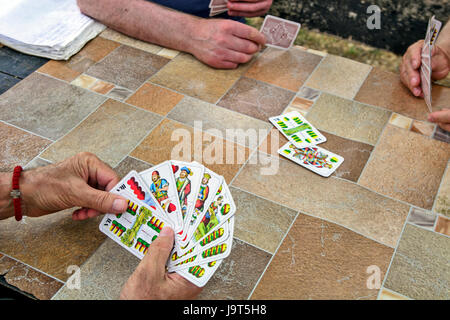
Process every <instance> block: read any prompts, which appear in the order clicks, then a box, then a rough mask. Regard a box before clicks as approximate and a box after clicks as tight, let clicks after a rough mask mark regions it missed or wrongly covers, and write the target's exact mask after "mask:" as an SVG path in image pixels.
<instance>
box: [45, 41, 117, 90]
mask: <svg viewBox="0 0 450 320" xmlns="http://www.w3.org/2000/svg"><path fill="white" fill-rule="evenodd" d="M118 46H120V43H117V42H115V41H111V40H107V39H104V38H101V37H97V38H94V39H93V40H91V41H90V42H88V43H87V44H86V45H85V46H84V48H83V49H81V50H80V52H78V53H77V54H76V55H74V56H72V57H71V58H70V59H69V60H68V61H57V60H50V61H49V62H47V63H46V64H45V65H43V66H42V67H41V68H39V69H38V70H37V71H38V72H41V73H45V74H48V75H51V76H53V77H55V78H58V79H61V80H64V81H68V82H70V81H72V80H74V79H75V78H76V77H78V76H79V75H80V74H81V73H83V72H84V71H86V70H87V69H88V68H89V67H90V66H91V65H93V64H94V63H95V62H97V61H100V60H101V59H103V58H104V57H105V56H106V55H108V54H109V53H110V52H111V51H113V50H114V49H116V48H117V47H118Z"/></svg>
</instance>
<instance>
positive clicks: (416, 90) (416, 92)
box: [413, 88, 420, 96]
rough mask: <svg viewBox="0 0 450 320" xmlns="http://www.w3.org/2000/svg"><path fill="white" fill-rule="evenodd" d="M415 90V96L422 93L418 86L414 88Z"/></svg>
mask: <svg viewBox="0 0 450 320" xmlns="http://www.w3.org/2000/svg"><path fill="white" fill-rule="evenodd" d="M413 91H414V95H415V96H418V95H419V94H420V92H419V89H417V88H416V89H414V90H413Z"/></svg>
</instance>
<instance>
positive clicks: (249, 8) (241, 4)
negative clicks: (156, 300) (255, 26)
mask: <svg viewBox="0 0 450 320" xmlns="http://www.w3.org/2000/svg"><path fill="white" fill-rule="evenodd" d="M272 2H273V1H272V0H228V3H227V8H228V15H229V16H238V17H259V16H262V15H264V14H266V13H267V11H269V9H270V6H271V5H272Z"/></svg>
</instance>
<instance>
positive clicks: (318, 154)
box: [278, 142, 344, 177]
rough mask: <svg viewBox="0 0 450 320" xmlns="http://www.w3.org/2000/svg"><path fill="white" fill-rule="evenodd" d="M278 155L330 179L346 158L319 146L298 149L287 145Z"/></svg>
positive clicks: (289, 144) (290, 144)
mask: <svg viewBox="0 0 450 320" xmlns="http://www.w3.org/2000/svg"><path fill="white" fill-rule="evenodd" d="M278 153H279V154H281V155H282V156H284V157H286V158H288V159H289V160H292V161H294V162H295V163H297V164H299V165H301V166H302V167H305V168H307V169H309V170H311V171H313V172H315V173H317V174H319V175H321V176H323V177H329V176H330V175H331V174H332V173H333V172H334V171H335V170H336V169H337V168H338V167H339V166H340V165H341V164H342V162H344V158H343V157H341V156H339V155H337V154H334V153H332V152H330V151H328V150H325V149H323V148H321V147H318V146H312V147H306V148H302V149H300V148H296V147H295V146H294V145H293V144H292V143H290V142H288V143H286V144H285V145H284V146H283V147H282V148H281V149H280V150H278Z"/></svg>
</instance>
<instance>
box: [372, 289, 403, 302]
mask: <svg viewBox="0 0 450 320" xmlns="http://www.w3.org/2000/svg"><path fill="white" fill-rule="evenodd" d="M378 300H409V299H408V298H406V297H405V296H403V295H401V294H398V293H396V292H394V291H391V290H386V289H381V293H380V296H379V297H378Z"/></svg>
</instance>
